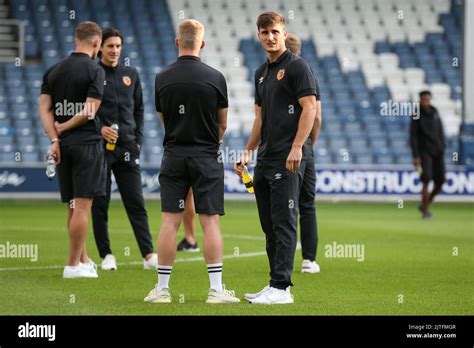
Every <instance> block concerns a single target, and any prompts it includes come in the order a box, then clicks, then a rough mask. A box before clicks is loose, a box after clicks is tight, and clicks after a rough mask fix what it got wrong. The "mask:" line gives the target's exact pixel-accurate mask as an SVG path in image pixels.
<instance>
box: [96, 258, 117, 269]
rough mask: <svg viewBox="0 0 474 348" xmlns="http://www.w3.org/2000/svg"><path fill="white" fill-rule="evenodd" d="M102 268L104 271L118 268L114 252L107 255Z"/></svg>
mask: <svg viewBox="0 0 474 348" xmlns="http://www.w3.org/2000/svg"><path fill="white" fill-rule="evenodd" d="M100 268H101V269H102V270H103V271H116V270H117V261H116V260H115V256H114V255H112V254H107V255H105V257H104V259H103V260H102V263H101V265H100Z"/></svg>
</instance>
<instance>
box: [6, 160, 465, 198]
mask: <svg viewBox="0 0 474 348" xmlns="http://www.w3.org/2000/svg"><path fill="white" fill-rule="evenodd" d="M44 172H45V168H44V166H43V165H36V166H35V165H29V166H18V164H16V165H13V164H12V165H11V166H8V165H3V166H0V198H1V199H7V198H14V199H22V198H24V199H34V198H37V199H52V198H59V193H58V183H57V177H55V178H54V179H53V180H51V181H49V180H48V179H47V177H46V175H45V173H44ZM316 172H317V178H318V181H317V187H316V197H317V198H316V199H317V200H330V201H335V200H336V201H337V200H353V201H393V200H398V199H403V200H419V197H420V192H421V183H420V182H419V175H418V173H417V172H416V171H413V168H412V166H401V165H391V166H390V165H389V166H380V165H371V166H356V165H350V166H341V165H324V166H323V165H320V166H317V168H316ZM158 174H159V167H153V166H143V167H142V183H143V191H144V193H145V196H146V198H150V199H159V197H160V195H159V192H160V185H159V181H158ZM446 178H447V182H446V183H445V185H444V186H443V191H442V193H441V194H440V195H439V196H438V197H439V199H438V198H437V200H438V201H450V202H453V201H459V202H466V201H469V202H474V169H473V168H468V167H465V166H453V167H448V168H447V173H446ZM112 192H114V194H113V196H112V198H119V194H118V193H117V187H116V185H115V179H114V178H113V182H112ZM225 194H226V199H238V200H242V199H244V200H245V199H248V200H252V199H254V198H253V195H251V194H248V193H246V191H245V187H244V186H243V184H242V183H241V181H240V179H239V178H238V177H237V176H236V175H235V174H234V173H233V172H232V168H231V167H230V166H226V168H225Z"/></svg>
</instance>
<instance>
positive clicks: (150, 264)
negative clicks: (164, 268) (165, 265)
mask: <svg viewBox="0 0 474 348" xmlns="http://www.w3.org/2000/svg"><path fill="white" fill-rule="evenodd" d="M156 267H158V255H157V254H152V255H151V257H150V258H149V259H148V260H145V259H143V269H155V270H156Z"/></svg>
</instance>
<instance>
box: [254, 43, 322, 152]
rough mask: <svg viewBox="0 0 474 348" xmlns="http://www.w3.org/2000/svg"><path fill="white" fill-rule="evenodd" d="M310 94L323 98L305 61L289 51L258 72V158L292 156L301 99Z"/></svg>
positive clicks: (256, 76)
mask: <svg viewBox="0 0 474 348" xmlns="http://www.w3.org/2000/svg"><path fill="white" fill-rule="evenodd" d="M309 95H314V96H316V97H318V96H319V93H318V90H317V87H316V80H315V77H314V74H313V72H312V70H311V68H310V66H309V65H308V63H307V62H306V61H305V60H304V59H302V58H300V57H298V56H296V55H294V54H293V53H291V52H290V51H289V50H286V51H285V52H284V53H283V54H282V55H281V56H280V57H279V58H278V59H277V60H276V61H275V62H273V63H269V62H268V60H267V62H265V63H264V64H263V65H262V66H260V67H259V68H258V69H257V70H256V72H255V104H257V105H258V106H260V107H261V108H262V128H261V131H260V145H259V147H258V156H257V159H261V160H264V159H269V160H280V159H286V158H287V157H288V154H289V153H290V150H291V145H292V144H293V141H294V139H295V136H296V133H297V131H298V123H299V120H300V116H301V111H302V107H301V106H300V104H299V103H298V99H299V98H302V97H305V96H309ZM304 152H305V151H304ZM304 152H303V156H304V158H305V153H304Z"/></svg>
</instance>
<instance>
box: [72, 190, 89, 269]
mask: <svg viewBox="0 0 474 348" xmlns="http://www.w3.org/2000/svg"><path fill="white" fill-rule="evenodd" d="M91 206H92V199H90V198H75V199H74V202H73V204H72V205H70V208H69V213H68V221H69V223H68V227H69V259H68V265H69V266H77V265H78V264H79V262H80V261H81V260H89V257H88V256H87V251H86V249H85V244H86V240H87V228H88V224H89V215H90V210H91ZM71 211H72V212H71Z"/></svg>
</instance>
